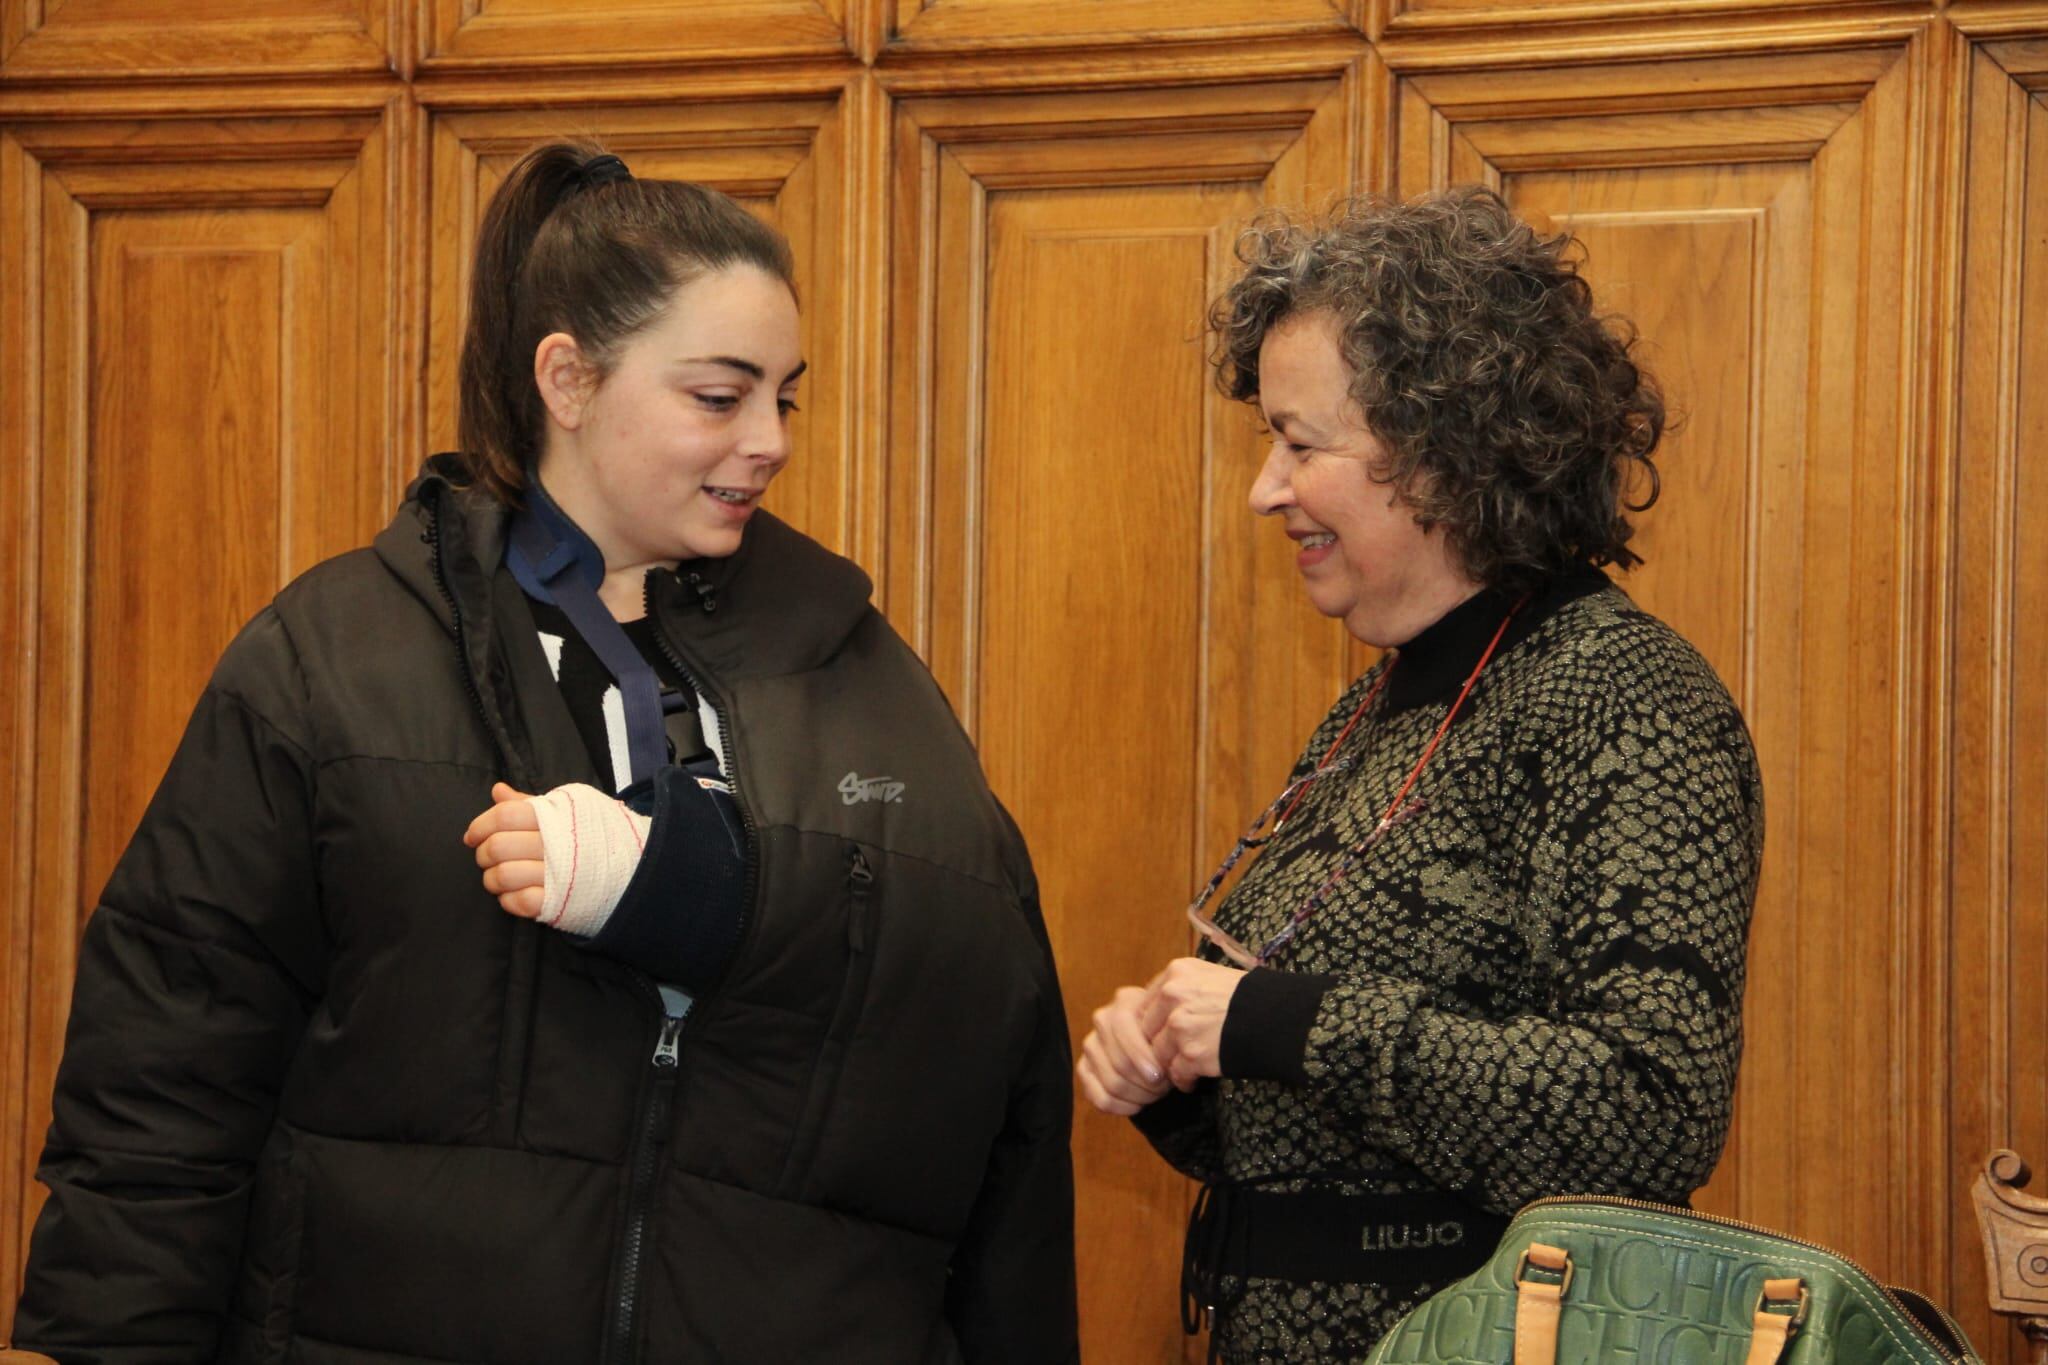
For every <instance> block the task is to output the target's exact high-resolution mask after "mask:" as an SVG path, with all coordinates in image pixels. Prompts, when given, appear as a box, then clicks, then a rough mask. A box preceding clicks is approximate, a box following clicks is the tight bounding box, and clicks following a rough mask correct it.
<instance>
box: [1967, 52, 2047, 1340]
mask: <svg viewBox="0 0 2048 1365" xmlns="http://www.w3.org/2000/svg"><path fill="white" fill-rule="evenodd" d="M1961 63H1962V66H1963V68H1964V69H1963V72H1962V78H1963V79H1962V91H1963V95H1964V98H1965V101H1966V103H1965V105H1964V108H1965V109H1966V113H1967V121H1966V122H1965V123H1964V125H1963V126H1962V128H1961V129H1959V133H1960V137H1959V142H1960V144H1961V152H1962V165H1963V168H1964V174H1965V190H1964V196H1963V214H1962V223H1961V227H1962V232H1961V264H1962V272H1961V297H1960V308H1959V314H1960V316H1959V323H1960V327H1959V334H1960V352H1959V358H1960V364H1959V366H1958V368H1957V371H1956V374H1957V381H1958V382H1957V384H1956V387H1955V390H1954V400H1955V401H1954V404H1953V407H1952V408H1951V409H1950V411H1951V413H1952V418H1953V422H1954V427H1953V433H1954V440H1955V447H1954V448H1955V459H1954V470H1955V474H1954V480H1955V498H1954V505H1955V514H1954V536H1955V541H1954V553H1953V564H1954V569H1953V577H1952V580H1951V581H1952V592H1953V598H1952V611H1953V617H1952V624H1951V626H1950V628H1949V630H1948V632H1947V637H1948V638H1949V639H1950V640H1952V641H1953V642H1954V643H1953V651H1954V653H1953V663H1954V675H1953V676H1954V682H1953V702H1952V707H1951V710H1950V717H1951V719H1950V727H1951V728H1950V733H1949V740H1950V745H1951V747H1950V750H1949V775H1950V781H1951V791H1952V807H1951V815H1950V819H1949V821H1948V826H1949V829H1950V830H1952V831H1953V836H1952V842H1951V845H1950V847H1949V850H1948V854H1949V858H1948V869H1947V870H1948V894H1949V898H1950V905H1949V909H1950V912H1951V914H1952V916H1953V920H1952V923H1953V942H1954V957H1955V961H1956V974H1955V981H1954V988H1953V990H1952V993H1951V1001H1952V1003H1951V1006H1950V1016H1949V1019H1948V1021H1947V1022H1948V1025H1949V1033H1948V1038H1947V1041H1948V1047H1949V1051H1950V1056H1951V1058H1952V1062H1951V1066H1952V1080H1951V1088H1950V1092H1949V1095H1948V1097H1947V1098H1948V1106H1947V1107H1948V1115H1949V1123H1950V1132H1951V1144H1950V1148H1949V1154H1948V1161H1947V1163H1946V1164H1947V1171H1946V1175H1947V1177H1948V1179H1949V1180H1950V1182H1951V1183H1952V1184H1953V1185H1954V1186H1955V1187H1957V1188H1961V1187H1962V1185H1963V1183H1964V1182H1966V1181H1967V1180H1968V1179H1970V1178H1971V1177H1972V1176H1973V1175H1974V1173H1975V1172H1976V1170H1978V1169H1980V1168H1981V1166H1982V1163H1983V1160H1984V1157H1985V1155H1986V1153H1988V1152H1989V1151H1991V1150H1992V1149H1995V1148H1998V1147H2011V1148H2014V1149H2015V1150H2018V1151H2020V1152H2022V1153H2025V1154H2026V1156H2027V1157H2028V1159H2029V1160H2030V1161H2031V1162H2032V1164H2033V1167H2034V1169H2035V1170H2036V1171H2037V1172H2038V1171H2041V1170H2043V1169H2044V1168H2048V683H2044V681H2043V676H2042V671H2041V667H2040V661H2041V660H2042V659H2043V658H2044V657H2048V614H2044V613H2043V611H2042V609H2041V603H2042V602H2043V601H2044V600H2048V528H2044V526H2043V524H2042V521H2041V518H2040V516H2039V515H2038V512H2037V511H2035V510H2033V509H2038V508H2040V507H2041V506H2043V505H2044V500H2048V474H2044V472H2043V470H2042V468H2041V463H2040V452H2042V451H2043V450H2048V350H2044V348H2043V347H2042V345H2041V329H2040V320H2041V319H2042V318H2043V317H2048V104H2044V99H2048V96H2044V93H2043V92H2044V91H2048V41H2042V40H2039V39H2036V40H2032V41H2014V42H2002V43H1989V44H1985V45H1982V46H1975V47H1967V48H1966V49H1965V50H1964V51H1963V53H1962V57H1961ZM2036 1184H2037V1186H2038V1184H2039V1177H2038V1176H2037V1177H2036ZM1951 1235H1952V1243H1951V1245H1952V1250H1951V1252H1950V1258H1951V1260H1950V1267H1949V1270H1950V1275H1951V1277H1952V1278H1951V1283H1952V1285H1953V1286H1954V1290H1953V1297H1954V1300H1955V1302H1956V1303H1957V1304H1958V1305H1959V1306H1960V1308H1959V1311H1960V1313H1961V1315H1962V1317H1963V1320H1964V1323H1965V1325H1966V1326H1967V1327H1969V1329H1970V1330H1971V1332H1972V1333H1973V1335H1974V1336H1975V1338H1976V1340H1977V1341H1978V1342H1979V1343H1980V1344H1987V1345H1988V1344H1992V1343H1996V1344H1997V1345H1998V1346H2000V1347H2001V1348H2002V1350H2001V1352H2000V1354H1998V1355H1994V1356H1991V1357H1990V1359H1991V1360H1992V1362H1993V1365H2003V1363H2004V1362H2005V1361H2012V1362H2018V1361H2023V1360H2025V1359H2027V1352H2026V1349H2025V1347H2024V1346H2023V1345H2022V1343H2021V1341H2020V1339H2019V1334H2018V1332H2017V1331H2015V1330H2013V1329H2011V1328H1996V1329H1994V1328H1993V1327H1992V1326H1991V1325H1990V1324H1989V1322H1988V1317H1989V1315H1988V1314H1987V1313H1986V1311H1985V1310H1984V1308H1983V1307H1982V1305H1983V1303H1984V1298H1985V1293H1986V1289H1987V1285H1986V1279H1985V1265H1984V1258H1983V1254H1982V1252H1981V1251H1980V1250H1979V1248H1978V1243H1977V1230H1976V1226H1975V1218H1974V1217H1973V1216H1972V1214H1971V1213H1970V1212H1969V1210H1967V1209H1966V1208H1957V1209H1956V1210H1955V1212H1954V1216H1953V1226H1952V1229H1951Z"/></svg>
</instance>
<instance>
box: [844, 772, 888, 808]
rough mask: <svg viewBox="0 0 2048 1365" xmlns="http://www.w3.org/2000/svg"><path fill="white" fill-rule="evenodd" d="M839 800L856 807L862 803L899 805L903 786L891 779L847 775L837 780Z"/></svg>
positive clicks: (855, 774) (856, 774) (853, 774)
mask: <svg viewBox="0 0 2048 1365" xmlns="http://www.w3.org/2000/svg"><path fill="white" fill-rule="evenodd" d="M839 799H840V800H841V801H844V802H845V803H846V804H847V805H849V806H857V805H859V804H860V803H861V802H863V801H880V802H882V803H884V804H890V803H894V804H897V805H901V804H902V802H903V784H902V783H901V782H898V781H897V780H896V779H895V778H893V777H862V776H861V775H860V774H859V773H848V774H847V775H846V776H844V777H842V778H840V779H839Z"/></svg>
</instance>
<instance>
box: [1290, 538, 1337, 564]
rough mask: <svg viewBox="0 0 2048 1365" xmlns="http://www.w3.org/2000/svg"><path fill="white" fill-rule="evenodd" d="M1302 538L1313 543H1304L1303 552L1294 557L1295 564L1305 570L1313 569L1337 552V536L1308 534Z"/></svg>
mask: <svg viewBox="0 0 2048 1365" xmlns="http://www.w3.org/2000/svg"><path fill="white" fill-rule="evenodd" d="M1302 539H1303V540H1304V541H1307V542H1313V543H1305V544H1303V546H1302V548H1301V553H1299V554H1297V555H1296V556H1295V557H1294V565H1295V567H1296V568H1298V569H1302V570H1304V571H1306V570H1308V569H1313V568H1314V567H1315V566H1316V565H1318V564H1320V563H1322V562H1323V561H1324V560H1326V559H1328V558H1329V557H1330V556H1331V555H1332V554H1334V553H1336V550H1337V538H1336V537H1335V536H1328V537H1324V536H1307V537H1302Z"/></svg>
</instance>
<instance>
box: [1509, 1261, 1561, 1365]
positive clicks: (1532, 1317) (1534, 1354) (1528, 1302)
mask: <svg viewBox="0 0 2048 1365" xmlns="http://www.w3.org/2000/svg"><path fill="white" fill-rule="evenodd" d="M1553 1276H1554V1277H1555V1278H1554V1279H1553V1278H1550V1277H1553ZM1571 1287H1572V1258H1571V1255H1570V1253H1569V1252H1566V1251H1565V1250H1564V1249H1563V1248H1561V1247H1554V1246H1546V1245H1545V1244H1544V1243H1542V1242H1532V1243H1530V1244H1529V1249H1528V1250H1527V1251H1525V1252H1523V1253H1522V1260H1521V1264H1519V1265H1517V1266H1516V1267H1515V1365H1557V1319H1558V1315H1559V1314H1560V1313H1562V1312H1563V1311H1564V1292H1565V1290H1567V1289H1570V1288H1571Z"/></svg>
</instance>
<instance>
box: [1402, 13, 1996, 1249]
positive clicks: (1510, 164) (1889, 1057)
mask: <svg viewBox="0 0 2048 1365" xmlns="http://www.w3.org/2000/svg"><path fill="white" fill-rule="evenodd" d="M1859 74H1860V75H1861V78H1862V79H1861V81H1860V83H1859V82H1858V81H1857V80H1856V79H1855V77H1857V76H1858V75H1859ZM1923 79H1924V72H1923V71H1922V69H1921V64H1920V61H1919V59H1918V57H1917V56H1916V54H1915V52H1914V51H1913V50H1910V49H1909V50H1907V51H1905V52H1903V53H1902V52H1900V51H1896V50H1894V51H1891V52H1886V53H1880V54H1860V55H1844V56H1840V57H1830V58H1827V59H1821V58H1803V57H1795V58H1787V59H1768V58H1766V59H1748V60H1746V61H1744V62H1743V63H1741V64H1740V66H1739V69H1738V68H1737V65H1736V64H1733V63H1725V62H1697V63H1684V62H1668V63H1661V64H1648V63H1646V64H1643V65H1641V66H1638V67H1633V68H1610V69H1607V70H1604V71H1596V72H1593V73H1590V75H1587V74H1581V73H1579V72H1576V71H1572V72H1565V71H1526V72H1516V73H1502V74H1500V75H1476V74H1475V75H1445V76H1428V77H1417V78H1415V79H1413V80H1412V81H1410V82H1408V83H1407V84H1406V86H1405V88H1404V90H1403V92H1402V98H1401V104H1400V127H1399V130H1398V139H1399V147H1400V151H1399V153H1398V162H1399V166H1400V172H1401V174H1400V179H1401V183H1402V186H1403V188H1404V190H1407V191H1409V192H1413V191H1416V190H1420V189H1423V188H1426V187H1427V186H1429V185H1431V184H1442V183H1454V182H1460V181H1480V182H1482V183H1491V184H1494V185H1496V186H1498V187H1500V188H1501V189H1502V190H1503V192H1504V193H1506V194H1507V196H1508V197H1509V199H1510V202H1512V203H1513V204H1514V205H1515V206H1516V207H1517V208H1518V209H1519V210H1520V211H1522V212H1524V213H1525V214H1526V215H1528V216H1530V217H1531V218H1533V219H1535V220H1537V221H1539V222H1547V223H1554V224H1556V225H1559V226H1566V227H1570V228H1572V229H1574V230H1575V231H1577V232H1578V233H1579V234H1580V236H1581V237H1582V239H1583V240H1584V242H1585V244H1586V247H1587V251H1588V257H1589V260H1588V264H1587V267H1586V274H1587V276H1588V278H1589V279H1590V280H1591V281H1592V282H1593V284H1594V286H1595V290H1596V293H1597V294H1598V296H1599V300H1600V303H1601V305H1602V306H1603V307H1604V308H1616V309H1620V310H1622V311H1625V312H1628V313H1630V314H1632V315H1633V316H1634V317H1635V318H1636V320H1637V321H1638V322H1639V323H1640V324H1641V325H1642V329H1643V334H1644V337H1645V339H1646V345H1645V347H1644V349H1643V352H1642V354H1643V357H1644V359H1645V360H1646V361H1647V362H1648V363H1649V364H1650V366H1651V368H1652V369H1653V370H1654V372H1655V373H1657V374H1658V375H1659V376H1660V377H1661V378H1662V379H1663V380H1664V382H1665V386H1666V389H1667V395H1668V397H1669V399H1670V400H1671V402H1672V404H1673V406H1674V407H1675V408H1676V409H1677V410H1679V411H1680V412H1681V413H1683V414H1684V417H1685V425H1684V426H1683V428H1682V429H1681V430H1680V431H1678V432H1677V433H1675V434H1674V435H1673V436H1672V437H1671V438H1670V439H1669V440H1668V441H1667V443H1666V446H1665V447H1664V450H1663V452H1662V454H1661V456H1660V459H1659V463H1660V465H1661V467H1662V468H1663V470H1664V473H1665V476H1666V477H1665V484H1666V488H1665V496H1664V498H1663V499H1662V501H1660V503H1659V504H1658V505H1657V507H1655V508H1654V509H1653V510H1651V511H1650V512H1648V513H1646V514H1645V515H1644V516H1643V517H1642V518H1641V519H1640V526H1641V532H1640V544H1641V547H1642V550H1643V553H1644V554H1645V556H1646V557H1647V558H1648V560H1649V566H1648V567H1647V568H1646V569H1644V570H1643V571H1642V572H1641V573H1640V574H1639V575H1636V576H1634V577H1633V578H1632V579H1626V578H1625V579H1624V580H1623V581H1624V585H1625V586H1628V587H1629V588H1630V591H1631V592H1632V593H1634V594H1635V595H1636V596H1637V598H1638V600H1640V601H1642V602H1643V603H1644V604H1645V605H1646V606H1648V607H1649V608H1650V609H1651V610H1653V611H1655V612H1657V613H1658V614H1659V615H1661V616H1662V617H1664V618H1665V619H1666V620H1668V621H1669V622H1670V623H1671V624H1672V625H1673V626H1675V627H1676V628H1677V629H1678V630H1679V631H1680V632H1681V633H1682V634H1684V635H1685V636H1687V637H1688V638H1689V639H1691V640H1692V641H1693V642H1694V643H1695V644H1697V645H1698V646H1699V647H1700V648H1701V649H1702V651H1703V652H1704V653H1705V654H1706V655H1707V657H1708V659H1709V660H1710V661H1711V662H1712V663H1713V664H1714V666H1715V667H1716V669H1717V670H1718V671H1719V672H1720V674H1721V676H1722V677H1723V679H1724V680H1725V681H1726V682H1727V683H1728V685H1729V687H1730V689H1731V691H1733V692H1734V693H1735V695H1736V697H1737V699H1738V701H1739V702H1740V703H1741V705H1742V706H1743V709H1744V712H1745V714H1746V716H1747V719H1748V721H1749V725H1750V728H1751V731H1752V733H1753V735H1754V736H1755V739H1756V743H1757V748H1758V751H1759V755H1760V758H1761V761H1762V764H1763V769H1764V777H1765V800H1766V822H1765V824H1766V849H1765V862H1764V878H1763V885H1762V889H1761V892H1760V896H1759V901H1758V905H1757V910H1756V916H1755V920H1754V925H1753V932H1752V937H1751V945H1750V959H1749V963H1750V968H1749V983H1748V993H1747V999H1746V1011H1745V1019H1746V1033H1747V1048H1746V1051H1745V1056H1744V1063H1743V1070H1742V1079H1741V1084H1740V1097H1739V1100H1738V1104H1737V1111H1736V1112H1737V1118H1736V1132H1735V1136H1734V1138H1733V1140H1732V1141H1731V1144H1730V1148H1729V1151H1728V1154H1727V1156H1726V1157H1725V1159H1724V1161H1723V1164H1722V1167H1721V1170H1720V1171H1719V1172H1718V1173H1717V1176H1716V1178H1715V1180H1714V1181H1713V1183H1712V1184H1710V1185H1709V1187H1708V1188H1707V1190H1706V1192H1705V1194H1704V1195H1703V1200H1702V1202H1703V1204H1704V1206H1706V1207H1710V1208H1714V1209H1718V1210H1723V1211H1728V1212H1733V1213H1736V1214H1738V1215H1739V1216H1741V1217H1743V1218H1746V1219H1750V1220H1752V1221H1755V1222H1759V1223H1762V1224H1764V1225H1766V1226H1771V1227H1778V1228H1783V1229H1785V1230H1787V1231H1790V1232H1793V1233H1796V1234H1798V1235H1800V1236H1804V1237H1807V1238H1810V1239H1813V1240H1816V1241H1819V1242H1822V1243H1825V1244H1828V1245H1831V1246H1836V1247H1839V1248H1840V1249H1841V1250H1843V1251H1846V1252H1848V1253H1850V1254H1852V1255H1856V1256H1858V1257H1860V1258H1863V1259H1865V1260H1866V1262H1867V1263H1869V1264H1870V1265H1871V1266H1872V1267H1873V1269H1875V1270H1877V1272H1878V1273H1880V1274H1892V1275H1901V1276H1908V1277H1910V1276H1912V1275H1914V1274H1923V1275H1924V1272H1925V1266H1924V1262H1925V1261H1926V1260H1927V1259H1929V1258H1927V1257H1926V1255H1925V1247H1926V1245H1927V1241H1926V1238H1927V1235H1928V1233H1929V1231H1930V1229H1931V1226H1932V1225H1933V1224H1934V1223H1936V1222H1938V1221H1939V1219H1940V1217H1941V1214H1940V1210H1942V1209H1943V1208H1944V1207H1945V1202H1944V1192H1943V1191H1942V1189H1941V1188H1940V1185H1939V1183H1938V1182H1939V1179H1940V1172H1939V1171H1938V1170H1936V1169H1933V1166H1934V1164H1935V1163H1936V1162H1938V1159H1939V1158H1938V1156H1937V1155H1936V1151H1937V1149H1938V1135H1937V1128H1938V1124H1935V1123H1934V1122H1932V1120H1931V1113H1932V1111H1931V1109H1930V1108H1929V1106H1930V1105H1931V1103H1932V1100H1933V1096H1934V1094H1935V1093H1936V1091H1937V1089H1938V1078H1936V1077H1933V1076H1930V1075H1928V1074H1926V1070H1927V1069H1926V1067H1925V1066H1924V1065H1923V1058H1922V1055H1921V1048H1922V1047H1923V1043H1922V1039H1923V1037H1924V1032H1925V1030H1926V1029H1927V1027H1928V1026H1929V1025H1930V1024H1931V1023H1932V1020H1931V1018H1930V1017H1929V1011H1930V1009H1931V1007H1932V1005H1931V1002H1933V1001H1935V1000H1937V999H1938V998H1939V994H1938V981H1939V976H1938V974H1939V972H1940V971H1941V970H1942V964H1941V963H1940V962H1939V961H1936V960H1930V959H1929V957H1928V955H1927V954H1926V952H1925V951H1923V949H1924V947H1925V944H1924V942H1923V940H1922V938H1921V936H1920V932H1919V929H1918V927H1917V926H1918V923H1919V920H1918V917H1919V916H1921V915H1923V914H1924V913H1925V910H1926V888H1925V886H1924V885H1923V884H1922V882H1921V880H1920V876H1919V872H1918V869H1917V868H1916V866H1915V864H1914V862H1913V858H1914V852H1913V850H1914V846H1915V843H1914V840H1915V835H1914V828H1913V825H1912V821H1913V820H1914V819H1915V818H1916V812H1914V811H1913V809H1912V803H1913V802H1914V800H1915V798H1916V797H1917V794H1918V792H1919V790H1920V787H1919V782H1918V771H1919V770H1918V767H1917V765H1916V764H1915V763H1914V761H1913V758H1912V753H1913V749H1912V745H1913V744H1914V743H1915V742H1916V741H1915V736H1916V735H1917V733H1918V727H1919V726H1920V725H1921V724H1922V713H1921V710H1920V707H1921V706H1922V705H1924V693H1923V692H1922V691H1920V690H1919V689H1920V688H1921V687H1923V686H1924V685H1925V675H1924V674H1923V673H1919V672H1916V671H1915V670H1916V669H1922V668H1924V667H1925V656H1924V655H1923V654H1920V653H1918V652H1917V651H1914V642H1915V641H1916V640H1917V639H1918V638H1919V635H1918V631H1919V628H1920V623H1921V617H1920V615H1919V612H1920V610H1921V599H1920V598H1919V596H1918V593H1917V591H1916V582H1917V580H1916V579H1915V577H1914V575H1915V572H1916V570H1917V566H1918V563H1919V560H1918V559H1917V557H1916V555H1915V553H1914V534H1915V528H1916V527H1917V526H1920V525H1922V524H1923V523H1921V522H1920V521H1919V520H1918V517H1919V515H1920V510H1921V505H1922V503H1923V501H1924V498H1925V496H1926V494H1927V491H1928V489H1929V488H1930V487H1931V482H1930V480H1931V469H1930V466H1929V465H1928V464H1927V462H1926V457H1925V452H1924V444H1923V443H1921V442H1919V441H1917V440H1915V439H1914V438H1913V436H1912V435H1911V428H1910V426H1909V418H1910V412H1909V408H1908V405H1907V400H1906V394H1907V390H1906V389H1905V387H1904V386H1903V384H1902V382H1901V379H1900V374H1901V367H1902V366H1903V365H1904V364H1905V363H1906V361H1907V348H1906V338H1907V336H1908V335H1909V331H1910V329H1911V327H1912V326H1913V315H1912V314H1911V313H1910V312H1909V311H1908V306H1907V303H1906V299H1907V295H1908V289H1907V281H1908V280H1909V279H1910V278H1911V272H1910V269H1909V267H1908V265H1907V251H1908V241H1909V231H1908V225H1909V224H1910V222H1911V212H1910V208H1911V205H1912V204H1914V203H1915V202H1916V201H1915V200H1914V191H1913V187H1912V181H1911V179H1910V174H1909V173H1910V170H1911V166H1910V164H1909V161H1908V158H1907V155H1906V149H1907V148H1909V147H1910V146H1911V145H1912V142H1913V137H1914V129H1916V128H1917V127H1918V124H1917V123H1916V122H1915V120H1916V119H1917V118H1918V117H1920V110H1921V108H1922V106H1921V105H1920V103H1919V101H1920V100H1921V98H1922V95H1921V89H1922V85H1921V83H1922V81H1923ZM1745 91H1746V93H1745ZM1909 651H1912V652H1910V653H1909ZM1902 659H1905V660H1908V662H1907V664H1906V666H1904V667H1902ZM1959 1192H1960V1191H1959ZM1959 1192H1958V1193H1959Z"/></svg>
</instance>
